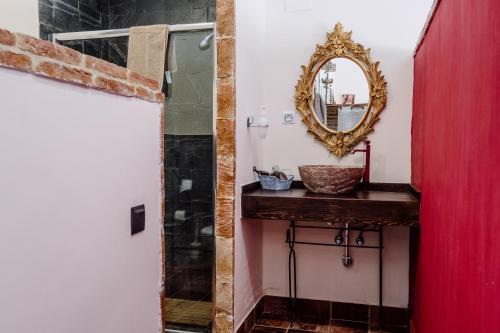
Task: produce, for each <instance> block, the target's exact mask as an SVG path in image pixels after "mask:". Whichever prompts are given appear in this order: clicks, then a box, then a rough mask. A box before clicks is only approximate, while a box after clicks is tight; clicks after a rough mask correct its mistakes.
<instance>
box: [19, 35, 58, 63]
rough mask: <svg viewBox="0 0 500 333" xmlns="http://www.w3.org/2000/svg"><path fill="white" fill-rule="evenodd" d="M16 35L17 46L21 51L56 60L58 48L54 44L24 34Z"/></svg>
mask: <svg viewBox="0 0 500 333" xmlns="http://www.w3.org/2000/svg"><path fill="white" fill-rule="evenodd" d="M16 35H17V44H18V47H19V48H20V49H21V50H23V51H27V52H30V53H33V54H36V55H39V56H45V57H49V58H54V59H55V58H56V47H55V45H54V44H53V43H51V42H48V41H46V40H41V39H37V38H34V37H31V36H28V35H24V34H16Z"/></svg>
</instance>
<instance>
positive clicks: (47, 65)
mask: <svg viewBox="0 0 500 333" xmlns="http://www.w3.org/2000/svg"><path fill="white" fill-rule="evenodd" d="M60 67H61V66H59V65H58V64H56V63H54V62H49V61H44V62H41V63H39V64H38V66H36V72H37V73H39V74H43V75H46V76H49V77H52V78H57V73H58V71H59V68H60Z"/></svg>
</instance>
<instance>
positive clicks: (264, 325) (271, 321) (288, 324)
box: [250, 313, 407, 333]
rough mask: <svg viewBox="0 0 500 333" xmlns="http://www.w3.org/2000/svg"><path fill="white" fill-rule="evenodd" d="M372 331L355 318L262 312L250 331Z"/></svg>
mask: <svg viewBox="0 0 500 333" xmlns="http://www.w3.org/2000/svg"><path fill="white" fill-rule="evenodd" d="M300 332H301V333H306V332H311V333H312V332H315V333H369V332H371V333H374V332H380V331H379V330H373V329H372V330H371V331H370V328H369V324H368V322H364V321H355V320H328V319H321V318H318V317H300V315H299V316H298V317H297V318H296V319H290V320H289V319H287V318H286V317H284V316H282V315H281V316H280V315H276V314H271V313H263V314H262V315H261V316H260V318H258V319H256V320H255V325H254V327H253V328H252V330H251V331H250V333H300ZM406 332H407V330H406V328H404V327H391V328H388V329H384V330H383V333H406Z"/></svg>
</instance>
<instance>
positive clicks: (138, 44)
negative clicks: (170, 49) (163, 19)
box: [127, 25, 168, 89]
mask: <svg viewBox="0 0 500 333" xmlns="http://www.w3.org/2000/svg"><path fill="white" fill-rule="evenodd" d="M167 38H168V26H167V25H150V26H142V27H132V28H130V35H129V38H128V59H127V68H128V69H131V70H133V71H136V72H138V73H141V74H142V75H144V76H147V77H149V78H151V79H154V80H156V81H158V83H159V84H160V89H161V86H162V84H163V75H164V74H165V58H166V55H167Z"/></svg>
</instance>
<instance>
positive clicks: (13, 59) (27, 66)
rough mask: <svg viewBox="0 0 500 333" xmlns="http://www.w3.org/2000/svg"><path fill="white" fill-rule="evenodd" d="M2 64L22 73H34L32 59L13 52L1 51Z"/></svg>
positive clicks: (0, 61) (0, 59) (0, 60)
mask: <svg viewBox="0 0 500 333" xmlns="http://www.w3.org/2000/svg"><path fill="white" fill-rule="evenodd" d="M0 63H1V64H3V65H5V66H8V67H12V68H15V69H19V70H22V71H28V72H30V71H32V67H31V64H32V63H31V57H29V56H27V55H25V54H17V53H14V52H11V51H0Z"/></svg>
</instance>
